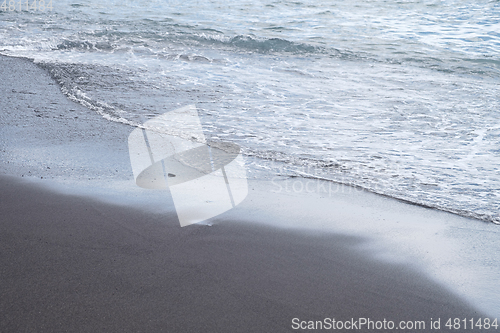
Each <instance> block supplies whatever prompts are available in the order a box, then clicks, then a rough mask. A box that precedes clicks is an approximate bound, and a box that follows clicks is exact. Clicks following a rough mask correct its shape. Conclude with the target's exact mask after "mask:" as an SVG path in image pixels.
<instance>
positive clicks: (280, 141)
mask: <svg viewBox="0 0 500 333" xmlns="http://www.w3.org/2000/svg"><path fill="white" fill-rule="evenodd" d="M7 3H8V1H7ZM30 3H31V2H30ZM49 4H51V6H52V10H48V9H47V8H45V11H41V10H40V3H38V8H37V10H34V9H30V10H26V8H25V6H26V5H25V4H24V3H22V5H23V10H19V3H18V2H16V6H15V10H9V7H8V6H7V7H6V9H7V10H4V11H1V10H0V53H1V54H5V55H11V56H23V57H28V58H32V59H34V60H35V62H36V63H39V64H40V65H41V66H43V67H45V68H47V69H48V70H49V71H50V73H51V75H52V76H53V77H54V78H55V79H56V81H58V82H59V84H60V85H61V89H62V91H63V92H64V93H65V94H66V95H67V96H68V98H70V99H73V100H76V101H78V102H79V103H82V104H84V105H86V106H87V107H89V108H90V109H91V110H93V111H95V112H98V113H99V114H101V115H102V116H103V117H105V118H106V119H108V120H109V121H116V122H123V123H125V124H129V125H130V126H131V131H132V130H133V127H134V126H138V125H140V124H142V123H144V122H145V121H146V120H148V119H150V118H153V117H155V116H157V115H159V114H163V113H164V112H167V111H170V110H173V109H176V108H179V107H182V106H185V105H190V104H194V105H196V107H197V109H198V112H199V115H200V118H201V121H202V124H203V127H204V131H205V134H206V136H207V138H209V139H210V140H213V141H218V140H220V141H230V142H234V143H236V144H238V145H240V146H241V148H242V151H243V153H244V155H246V156H247V157H248V161H249V162H248V174H249V176H250V177H252V176H253V175H258V174H259V170H262V169H270V171H272V172H274V173H275V174H277V175H278V174H279V175H285V176H298V175H301V176H306V177H311V178H320V179H331V180H333V181H336V182H342V183H345V184H351V185H355V186H358V187H361V188H365V189H367V190H370V191H373V192H376V193H380V194H384V195H387V196H391V197H395V198H399V199H403V200H407V201H410V202H414V203H418V204H422V205H426V206H431V207H436V208H439V209H442V210H446V211H451V212H455V213H458V214H461V215H465V216H470V217H475V218H479V219H482V220H486V221H491V222H500V169H499V166H500V1H498V0H495V1H492V0H439V1H438V0H419V1H384V0H371V1H367V0H363V1H361V0H349V1H333V0H329V1H325V0H301V1H298V0H296V1H273V0H265V1H259V0H252V1H249V0H240V1H238V0H237V1H222V0H205V1H199V0H194V1H189V0H188V1H178V0H171V1H159V0H153V1H134V0H124V1H106V0H99V1H97V0H89V1H81V0H52V1H51V2H49V1H46V2H45V3H44V5H49ZM11 9H12V7H11ZM268 171H269V170H268ZM255 177H257V176H255Z"/></svg>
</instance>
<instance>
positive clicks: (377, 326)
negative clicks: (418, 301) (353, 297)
mask: <svg viewBox="0 0 500 333" xmlns="http://www.w3.org/2000/svg"><path fill="white" fill-rule="evenodd" d="M291 328H292V329H293V330H340V331H351V330H353V331H356V330H370V331H390V330H404V331H405V332H408V331H424V330H426V331H435V332H441V331H442V330H446V331H450V332H453V331H470V332H474V331H476V332H478V331H480V332H490V331H491V332H498V328H499V324H498V318H430V319H429V320H388V319H386V318H383V319H380V320H375V319H371V318H364V317H363V318H361V317H360V318H350V319H347V320H340V319H336V318H324V319H322V320H303V319H300V318H293V319H292V325H291Z"/></svg>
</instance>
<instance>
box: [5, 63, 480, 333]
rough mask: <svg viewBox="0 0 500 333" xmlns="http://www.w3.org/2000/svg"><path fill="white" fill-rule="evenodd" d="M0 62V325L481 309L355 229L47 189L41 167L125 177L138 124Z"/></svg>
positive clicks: (184, 322) (76, 326) (393, 316)
mask: <svg viewBox="0 0 500 333" xmlns="http://www.w3.org/2000/svg"><path fill="white" fill-rule="evenodd" d="M0 62H1V63H0V71H1V74H2V82H1V83H0V85H1V88H0V91H1V94H2V96H1V99H2V102H1V104H0V105H1V109H0V112H1V118H0V125H1V126H2V127H1V128H2V130H1V131H2V134H1V138H2V142H1V145H2V155H1V161H0V162H1V164H0V174H2V176H1V178H0V187H1V190H0V214H1V219H0V220H1V222H0V295H1V297H0V316H1V318H0V331H1V332H132V331H133V332H285V331H293V325H292V320H293V319H294V318H299V319H300V320H306V321H309V320H314V321H316V320H323V319H324V318H335V319H336V320H342V321H350V320H351V318H354V320H357V319H359V318H370V319H371V320H373V321H376V320H380V321H382V320H384V319H386V320H388V321H389V320H392V321H394V322H396V323H399V321H401V320H404V321H424V322H425V324H426V330H421V331H429V330H430V324H429V323H430V320H431V318H433V319H434V320H435V319H437V318H441V330H440V331H441V332H445V331H447V330H446V329H445V327H444V321H445V320H446V319H448V318H478V317H485V316H484V315H482V314H481V313H480V312H479V311H478V310H477V309H475V308H473V307H472V306H470V305H468V304H466V302H465V301H464V300H463V299H461V298H459V297H458V296H456V295H454V294H452V293H451V292H450V291H449V290H445V289H444V288H443V287H442V286H441V285H439V284H437V283H435V282H434V281H431V280H430V279H428V278H426V277H425V275H424V274H421V273H419V272H418V271H416V270H415V269H413V268H411V267H408V266H406V265H403V264H396V263H388V262H382V261H376V260H374V259H373V258H367V257H366V256H365V255H364V254H363V252H361V251H359V245H360V244H362V243H363V242H365V240H364V239H363V238H361V237H354V236H347V235H341V234H338V235H336V234H332V233H329V234H319V233H318V234H313V233H306V232H301V231H299V230H286V229H283V228H273V227H266V226H263V225H261V224H254V223H253V222H254V221H252V220H251V217H248V216H246V215H242V216H240V218H239V219H237V220H235V219H233V218H231V219H228V218H227V217H225V216H224V215H222V216H220V217H218V218H215V219H214V221H215V222H217V223H215V224H214V225H213V226H212V227H208V226H206V225H192V226H189V227H186V228H180V227H179V224H178V221H177V217H176V215H175V213H174V212H173V210H172V212H171V213H165V212H162V213H161V214H160V213H159V212H146V211H144V210H139V209H133V208H127V207H124V206H123V205H112V204H109V203H104V202H100V201H99V200H98V199H96V198H90V197H85V196H80V195H67V194H61V193H57V192H56V191H53V190H50V189H48V188H46V187H45V186H44V184H43V182H44V181H45V179H46V178H49V180H46V181H47V182H50V181H51V180H50V179H54V180H53V181H58V180H61V179H70V180H71V179H72V177H75V178H76V179H79V180H82V179H84V178H92V180H93V181H95V179H97V178H100V179H102V181H103V182H112V181H113V180H116V181H124V180H126V179H131V178H132V177H131V175H130V169H129V166H128V165H127V162H128V160H127V151H126V146H125V142H126V135H127V133H128V132H130V131H131V128H130V127H128V126H126V125H122V124H107V123H108V122H107V121H106V120H104V119H100V116H99V115H97V114H94V113H93V111H90V110H86V109H85V108H84V107H83V106H80V105H77V104H75V103H73V102H71V101H68V100H66V99H65V97H64V95H63V94H62V93H61V92H60V91H59V90H58V87H57V85H55V84H54V83H53V82H51V81H50V77H49V76H48V75H47V74H43V73H44V70H43V69H40V68H38V67H37V66H36V65H34V64H32V63H31V62H29V61H27V60H23V59H12V58H5V57H0ZM27 73H29V75H28V77H27ZM30 78H31V79H30ZM26 80H30V81H26ZM35 83H36V89H35V88H33V87H34V84H35ZM49 84H50V85H49ZM14 86H15V88H13V87H14ZM23 87H25V88H23ZM32 88H33V89H32ZM14 91H15V92H14ZM19 91H25V92H26V93H22V94H20V93H19ZM19 96H22V97H23V99H22V101H21V100H20V98H19ZM51 103H54V104H51ZM68 107H70V108H71V109H72V110H75V111H71V112H76V113H78V117H86V120H87V121H78V122H76V121H75V118H74V117H75V116H73V117H69V116H68V113H67V112H68V111H67V110H66V109H64V108H68ZM30 108H31V109H30ZM35 109H36V110H41V111H43V112H42V116H40V117H39V116H37V115H36V112H35V111H33V110H35ZM16 119H17V120H19V119H22V120H23V123H22V124H20V123H16V124H14V123H13V121H14V120H16ZM103 123H106V124H107V125H109V128H110V130H109V131H103V130H102V129H103V127H102V124H103ZM52 124H54V126H53V127H51V126H52ZM28 125H29V126H28ZM51 128H56V129H61V128H66V130H65V131H63V132H58V134H57V135H54V133H53V132H51ZM16 136H17V137H16ZM116 137H118V138H116ZM68 138H72V139H71V140H69V141H68ZM16 142H17V143H18V144H17V146H16V144H15V143H16ZM30 144H33V147H35V148H37V147H39V149H41V150H43V149H45V151H52V149H53V151H56V150H57V149H60V150H61V152H62V153H61V154H60V155H57V156H56V154H54V156H50V158H49V159H48V160H50V161H51V163H52V164H51V165H52V167H51V168H50V169H47V166H46V165H44V164H43V163H42V162H40V161H36V157H34V158H33V160H31V161H25V163H24V164H23V161H20V160H17V159H16V156H15V155H16V151H19V152H22V153H23V154H33V156H36V154H37V152H36V151H34V152H32V153H31V152H26V151H27V150H28V148H29V145H30ZM27 147H28V148H27ZM78 150H81V151H84V152H85V154H87V155H86V156H84V157H81V156H80V155H78V154H76V155H73V154H75V152H77V151H78ZM110 151H111V152H113V153H109V152H110ZM65 154H66V156H67V157H68V159H67V160H65V159H63V158H60V156H63V155H65ZM70 156H72V157H70ZM11 158H12V160H11ZM63 160H64V161H66V162H64V163H63V162H62V161H63ZM82 160H85V161H87V160H96V161H97V160H99V165H97V166H96V169H98V171H96V170H90V169H88V168H87V169H82V170H78V175H76V173H77V172H76V171H75V170H73V172H74V174H73V173H72V172H71V169H72V166H75V167H76V166H77V165H82ZM65 163H66V164H65ZM73 164H74V165H73ZM83 164H84V165H87V164H85V163H83ZM75 167H73V169H75ZM28 174H30V175H32V176H33V177H36V178H38V179H39V178H40V177H43V178H44V180H43V181H37V182H34V181H33V180H26V179H23V178H22V176H24V177H26V176H27V175H28ZM130 181H132V182H133V180H130ZM233 215H234V214H233ZM233 215H231V216H233ZM269 218H272V217H271V216H270V217H269ZM359 331H365V332H367V331H373V330H366V329H362V330H359ZM377 331H389V330H377ZM453 331H454V332H456V330H453ZM468 331H470V330H468ZM475 331H476V330H475Z"/></svg>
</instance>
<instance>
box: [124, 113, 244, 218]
mask: <svg viewBox="0 0 500 333" xmlns="http://www.w3.org/2000/svg"><path fill="white" fill-rule="evenodd" d="M128 147H129V153H130V163H131V165H132V171H133V173H134V180H135V183H136V184H137V185H138V186H140V187H142V188H147V189H167V188H168V189H169V190H170V193H171V195H172V199H173V201H174V205H175V210H176V212H177V216H178V218H179V222H180V225H181V227H184V226H187V225H190V224H193V223H197V222H201V221H204V220H207V219H209V218H211V217H214V216H217V215H219V214H222V213H224V212H226V211H228V210H230V209H232V208H234V207H236V206H237V205H238V204H240V203H241V202H242V201H243V199H245V197H246V196H247V194H248V183H247V178H246V172H245V167H244V161H243V157H242V156H241V153H240V147H239V146H238V145H236V144H233V143H221V142H210V143H208V142H207V141H206V139H205V136H204V135H203V130H202V126H201V123H200V119H199V117H198V112H197V111H196V107H195V106H194V105H190V106H186V107H183V108H180V109H177V110H174V111H171V112H167V113H165V114H163V115H160V116H158V117H155V118H153V119H151V120H148V121H147V122H145V123H144V126H143V128H136V129H135V130H134V131H132V133H130V135H129V138H128Z"/></svg>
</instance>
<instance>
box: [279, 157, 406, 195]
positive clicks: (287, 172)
mask: <svg viewBox="0 0 500 333" xmlns="http://www.w3.org/2000/svg"><path fill="white" fill-rule="evenodd" d="M393 171H394V170H393ZM363 172H364V170H363V169H361V168H358V169H356V168H351V169H350V170H349V172H345V171H344V170H342V169H334V168H321V167H312V166H293V167H290V166H287V165H284V164H281V165H279V166H277V167H275V173H276V176H274V177H272V179H271V183H272V189H271V192H273V193H318V194H320V195H326V196H332V195H334V194H336V193H353V192H363V191H366V190H367V189H369V191H371V192H375V193H379V191H378V190H379V189H380V190H381V191H382V190H385V191H387V189H388V188H389V189H390V188H391V187H394V184H392V183H390V182H389V181H388V180H387V178H386V177H380V178H379V179H378V180H377V181H376V182H370V183H369V184H367V183H366V178H365V177H363ZM394 172H395V173H396V174H397V172H398V171H397V170H395V171H394ZM358 179H363V180H364V181H365V182H364V183H362V184H358V181H357V180H358ZM363 185H369V186H363Z"/></svg>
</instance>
